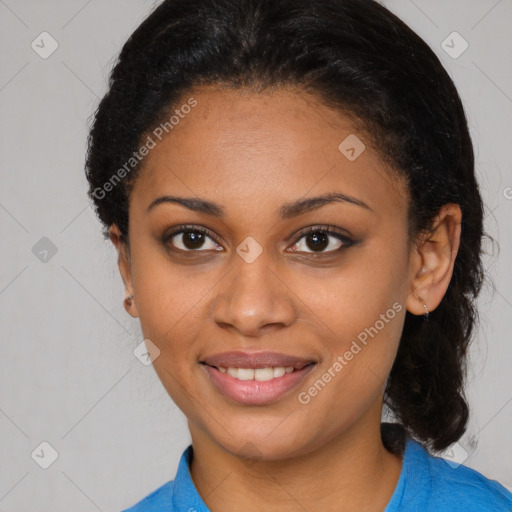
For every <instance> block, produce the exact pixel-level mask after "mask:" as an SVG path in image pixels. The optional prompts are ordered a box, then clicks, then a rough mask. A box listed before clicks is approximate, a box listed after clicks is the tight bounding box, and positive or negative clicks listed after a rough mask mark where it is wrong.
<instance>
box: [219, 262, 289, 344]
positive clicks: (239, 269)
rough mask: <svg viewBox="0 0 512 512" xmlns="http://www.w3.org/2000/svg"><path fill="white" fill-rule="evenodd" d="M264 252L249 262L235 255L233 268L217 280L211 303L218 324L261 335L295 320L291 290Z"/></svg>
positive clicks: (225, 327)
mask: <svg viewBox="0 0 512 512" xmlns="http://www.w3.org/2000/svg"><path fill="white" fill-rule="evenodd" d="M264 254H265V253H263V254H262V255H260V256H259V257H258V258H257V259H256V260H255V261H253V262H252V263H247V262H246V261H244V260H243V259H242V258H240V257H239V256H238V255H235V256H234V261H233V267H232V270H231V272H229V273H228V274H227V275H226V277H225V279H222V281H221V282H220V283H219V286H218V287H217V295H216V296H215V299H214V301H213V305H212V309H213V319H214V321H215V322H216V324H217V325H218V326H219V327H221V328H224V329H232V330H235V331H237V332H238V333H239V334H241V335H243V336H246V337H261V336H263V335H265V334H266V333H268V332H271V331H273V330H278V329H282V328H284V327H288V326H290V325H292V324H293V323H294V322H295V320H296V308H295V307H294V303H293V293H292V292H291V291H290V289H289V288H288V286H287V285H286V283H285V282H283V280H282V279H281V278H280V276H279V275H278V274H277V271H276V270H274V269H272V268H270V267H269V265H268V260H267V258H266V257H265V256H264Z"/></svg>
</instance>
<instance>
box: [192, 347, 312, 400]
mask: <svg viewBox="0 0 512 512" xmlns="http://www.w3.org/2000/svg"><path fill="white" fill-rule="evenodd" d="M201 363H202V367H203V368H204V372H205V374H206V375H207V377H208V380H209V381H210V383H211V384H213V386H214V388H215V389H216V390H217V391H219V392H220V393H222V394H223V395H224V396H225V397H227V398H229V399H231V400H232V401H234V402H236V403H238V404H242V405H260V406H261V405H269V404H271V403H274V402H276V401H278V400H280V399H281V398H283V397H284V396H285V395H287V394H289V393H291V391H292V390H293V389H295V388H297V387H299V386H300V385H301V383H302V382H303V381H304V379H306V377H307V375H309V374H310V373H311V371H312V370H313V369H314V368H315V366H316V365H317V363H316V361H313V360H311V359H305V358H302V357H297V356H291V355H287V354H281V353H279V352H257V353H254V352H253V353H250V352H223V353H220V354H215V355H212V356H208V357H206V358H205V359H204V360H203V361H201ZM272 370H273V371H274V373H273V374H271V373H272Z"/></svg>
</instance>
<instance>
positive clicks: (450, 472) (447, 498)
mask: <svg viewBox="0 0 512 512" xmlns="http://www.w3.org/2000/svg"><path fill="white" fill-rule="evenodd" d="M408 448H409V449H410V452H411V458H412V460H413V463H414V464H415V465H416V466H417V469H418V471H419V472H423V473H425V474H424V475H423V476H424V478H423V479H422V480H423V483H426V480H427V481H428V482H429V487H430V489H429V499H428V503H429V508H428V510H432V511H433V512H437V511H444V510H450V511H453V512H455V511H459V510H460V511H465V512H466V511H478V512H511V511H512V493H510V492H509V491H508V490H507V489H506V488H505V487H503V486H502V485H501V484H499V483H498V482H496V481H495V480H490V479H488V478H486V477H485V476H483V475H482V474H481V473H479V472H478V471H475V470H474V469H471V468H469V467H467V466H464V465H462V464H460V465H458V464H454V463H452V462H449V461H447V460H445V459H443V458H440V457H437V456H434V455H431V454H429V453H428V452H427V451H426V450H425V449H424V448H423V447H422V446H421V445H419V444H418V443H415V442H412V444H411V445H410V446H408Z"/></svg>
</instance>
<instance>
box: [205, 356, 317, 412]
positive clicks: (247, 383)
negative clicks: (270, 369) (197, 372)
mask: <svg viewBox="0 0 512 512" xmlns="http://www.w3.org/2000/svg"><path fill="white" fill-rule="evenodd" d="M201 366H203V367H204V368H205V370H206V373H207V374H208V376H209V377H210V380H211V381H212V382H213V384H214V386H215V387H216V388H217V389H218V390H219V391H221V392H222V393H223V394H224V395H226V396H227V397H228V398H231V400H234V401H235V402H237V403H239V404H243V405H266V404H270V403H272V402H275V401H277V400H279V399H280V398H281V397H282V396H283V395H284V394H285V393H287V392H288V391H290V390H291V389H293V388H294V387H296V386H298V385H299V384H300V383H301V382H302V381H303V380H304V378H305V377H306V375H307V374H308V373H309V372H310V371H311V370H312V369H313V368H314V367H315V365H314V364H310V365H307V366H305V367H304V368H302V369H301V370H294V371H293V372H291V373H285V374H284V375H283V376H282V377H276V378H274V379H272V380H266V381H258V380H238V379H235V377H231V375H228V374H227V373H223V372H221V371H220V370H217V368H214V367H213V366H208V365H206V364H202V365H201Z"/></svg>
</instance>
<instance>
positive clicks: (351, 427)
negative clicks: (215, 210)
mask: <svg viewBox="0 0 512 512" xmlns="http://www.w3.org/2000/svg"><path fill="white" fill-rule="evenodd" d="M191 96H193V97H194V98H195V99H196V100H197V102H198V104H197V106H196V107H195V108H194V109H193V110H192V112H191V113H190V114H188V115H187V116H185V118H184V119H181V120H180V122H179V124H178V125H176V126H175V127H174V129H173V131H172V132H171V133H170V134H169V135H167V136H166V137H165V138H164V139H163V140H162V142H159V143H158V144H157V146H156V147H155V148H154V149H152V150H151V151H150V153H149V155H148V156H147V157H146V158H145V160H144V162H143V168H142V170H141V173H140V175H139V177H138V179H137V181H136V183H135V185H134V188H133V191H132V193H131V196H130V204H129V218H130V227H129V240H130V245H129V247H128V246H126V245H124V244H123V243H122V242H121V241H120V238H119V230H118V228H117V226H115V225H113V226H112V227H111V229H110V234H111V239H112V242H113V243H114V245H115V246H116V248H117V250H118V253H119V259H118V263H119V269H120V272H121V276H122V278H123V281H124V283H125V286H126V293H127V294H133V295H134V297H135V298H134V301H133V303H132V304H128V303H125V307H126V309H127V311H128V312H129V314H130V315H132V316H133V317H138V318H139V319H140V323H141V328H142V331H143V334H144V337H145V338H149V339H150V340H151V341H152V342H153V343H155V345H157V346H158V348H159V349H160V355H159V356H158V357H157V358H156V359H155V360H154V362H153V366H154V368H155V371H156V372H157V374H158V376H159V378H160V380H161V381H162V384H163V385H164V387H165V389H166V390H167V391H168V393H169V395H170V396H171V397H172V399H173V400H174V401H175V402H176V404H177V405H178V406H179V407H180V409H181V410H182V411H183V413H184V414H185V415H186V417H187V418H188V423H189V428H190V433H191V437H192V443H193V447H194V458H193V461H192V464H191V475H192V478H193V481H194V483H195V485H196V487H197V489H198V491H199V493H200V495H201V496H202V497H203V499H204V500H205V502H206V504H207V506H208V507H209V508H210V510H212V511H213V512H220V511H222V512H230V511H235V510H246V511H260V510H269V511H274V510H275V511H277V510H280V511H283V510H286V511H288V510H289V511H295V510H302V511H303V510H308V511H316V510H322V511H331V510H332V511H334V510H336V511H338V512H340V511H342V512H343V511H349V510H361V511H368V512H370V511H382V510H383V509H384V508H385V506H386V504H387V503H388V501H389V499H390V498H391V495H392V494H393V491H394V489H395V486H396V484H397V481H398V478H399V474H400V470H401V463H402V461H401V458H400V457H398V456H395V455H393V454H391V453H389V452H388V451H387V450H386V449H385V447H384V446H383V444H382V440H381V437H380V432H379V428H380V421H381V411H382V401H383V393H384V387H385V382H386V378H387V376H388V375H389V372H390V370H391V367H392V364H393V360H394V357H395V355H396V351H397V348H398V343H399V340H400V335H401V331H402V327H403V322H404V318H405V313H406V310H408V311H410V312H411V313H413V314H415V315H422V314H423V313H424V312H425V309H424V304H427V306H428V309H429V311H433V310H434V309H435V308H436V307H437V306H438V304H439V303H440V301H441V299H442V298H443V296H444V294H445V292H446V290H447V287H448V284H449V282H450V278H451V275H452V271H453V264H454V260H455V256H456V254H457V250H458V246H459V240H460V223H461V211H460V208H459V206H458V205H454V204H450V205H445V206H444V207H443V208H442V209H441V210H440V212H439V215H438V217H437V220H436V224H435V229H434V231H433V233H432V234H431V235H430V236H428V237H426V236H423V237H422V238H418V239H417V240H415V241H414V242H415V243H413V244H408V239H407V219H406V212H407V206H408V201H409V198H408V193H407V190H406V188H405V186H404V184H403V183H402V182H400V181H399V180H398V179H397V178H396V177H394V175H393V174H392V173H391V170H390V169H389V167H387V166H386V165H385V164H384V162H383V160H382V158H381V155H380V154H379V152H378V147H375V146H374V145H373V144H372V142H371V140H370V137H368V136H367V135H366V134H365V133H364V132H361V131H357V130H356V128H355V126H354V124H353V123H352V122H351V121H350V118H348V117H347V116H344V115H343V114H342V113H341V112H339V111H335V110H332V109H330V108H328V107H326V106H324V105H323V104H322V103H321V102H320V101H319V100H318V99H317V98H316V97H314V96H312V95H309V94H307V93H305V92H301V91H298V90H294V89H291V88H284V89H275V90H272V91H270V90H267V91H265V92H263V93H256V92H250V91H248V90H238V91H234V90H230V89H227V88H226V89H222V88H218V87H217V88H216V87H214V86H203V87H201V88H198V89H195V90H194V91H193V92H192V91H190V93H189V94H187V95H186V96H184V100H183V103H185V101H186V100H187V99H188V98H189V97H191ZM180 104H181V103H180ZM349 134H356V135H357V136H358V138H359V139H360V140H361V141H363V142H364V144H365V145H366V149H365V151H363V153H361V155H360V156H359V157H358V158H357V159H356V160H354V161H349V160H348V159H347V158H346V157H345V156H344V155H343V154H341V152H340V151H339V149H338V145H339V144H340V142H341V141H343V140H344V139H345V138H346V137H347V136H348V135H349ZM334 191H336V192H340V193H344V194H347V195H350V196H353V197H355V198H357V199H359V200H361V201H364V203H366V204H367V205H368V206H369V207H370V208H371V209H366V208H362V207H360V206H357V205H354V204H350V203H346V202H338V201H337V202H331V203H328V204H325V205H324V206H322V207H319V208H317V209H314V210H310V211H307V212H304V213H302V214H300V215H298V216H296V217H293V218H289V219H281V218H280V217H279V215H278V212H277V210H278V208H279V207H280V206H282V205H283V204H284V203H288V202H293V201H296V200H299V199H304V198H305V197H314V196H318V195H322V194H324V193H331V192H334ZM163 195H173V196H182V197H197V198H203V199H207V200H209V201H214V202H215V203H218V204H219V205H221V206H222V207H223V209H224V210H225V216H224V218H222V219H219V218H216V217H214V216H212V215H208V214H206V213H201V212H194V211H191V210H188V209H187V208H185V207H183V206H181V205H178V204H172V203H163V204H160V205H158V206H156V207H154V208H153V209H151V210H150V211H149V212H147V211H146V210H147V208H148V206H149V205H150V204H151V202H152V201H154V200H155V199H156V198H158V197H160V196H163ZM179 224H192V225H194V226H205V227H207V228H208V229H209V230H210V231H212V232H213V234H215V235H216V236H217V237H218V241H216V240H211V239H210V238H208V237H206V239H205V241H204V245H203V246H201V245H200V244H199V245H198V246H197V247H198V248H197V249H195V251H196V252H194V253H193V254H192V253H191V252H192V251H193V250H194V249H189V252H181V253H180V252H179V249H180V248H181V249H182V250H183V251H185V250H186V248H187V246H184V245H182V244H183V243H184V242H183V238H182V236H181V235H177V236H176V237H175V238H174V239H172V240H170V241H167V242H166V243H164V242H162V240H161V239H162V237H163V235H164V234H165V233H166V232H167V231H169V229H170V228H172V227H174V226H178V225H179ZM324 224H328V225H331V226H334V227H336V228H338V229H340V230H347V231H348V232H349V233H350V234H351V235H352V239H353V240H354V241H356V242H357V243H355V244H354V245H351V246H350V245H346V246H344V243H343V242H340V241H338V240H337V239H336V238H335V237H333V236H332V235H330V236H329V246H323V248H320V249H317V253H315V248H314V245H311V244H310V245H308V244H307V239H308V238H309V239H311V237H304V236H302V235H301V234H299V231H300V230H301V229H303V228H306V227H310V226H321V225H324ZM319 231H320V229H319ZM345 234H347V233H345ZM248 236H251V237H253V238H254V239H255V240H256V241H257V243H258V244H259V245H260V246H261V248H262V249H263V252H262V254H261V255H260V256H259V257H258V258H256V260H255V261H254V262H252V263H247V262H246V261H245V260H244V259H242V258H241V257H240V256H239V255H238V253H237V252H236V248H237V247H238V246H239V245H240V244H241V243H242V241H244V239H245V238H246V237H248ZM347 236H349V238H350V237H351V236H350V235H347ZM173 244H174V250H173ZM189 247H190V245H189ZM219 247H220V250H219V251H215V248H219ZM339 247H341V249H340V250H339V251H336V250H335V249H338V248H339ZM293 249H295V251H293ZM200 251H202V252H200ZM326 251H328V252H326ZM197 252H200V253H199V254H196V253H197ZM318 252H320V254H318ZM419 297H422V299H423V300H420V299H419ZM395 302H396V303H398V304H400V305H401V306H402V309H401V311H399V312H398V313H397V314H396V315H395V316H394V318H393V319H392V320H390V321H389V322H388V323H386V324H385V327H384V328H382V329H381V330H379V332H378V334H377V335H376V336H374V337H373V338H370V339H369V342H368V344H367V345H366V346H365V347H364V349H363V350H361V351H360V352H359V353H358V354H357V355H356V356H354V358H353V359H352V360H351V361H350V362H348V364H347V365H346V366H344V367H343V370H342V371H341V372H339V373H338V374H337V375H336V377H335V378H333V379H332V380H331V382H329V384H328V385H326V386H325V388H324V389H322V391H321V392H319V393H318V394H317V395H316V396H314V397H313V398H311V401H310V402H309V403H307V404H301V403H300V402H299V401H298V399H297V394H298V392H300V391H304V390H306V391H307V389H308V388H309V387H310V386H311V385H312V384H313V383H314V382H315V381H317V379H319V378H321V376H322V374H324V373H325V372H326V371H327V370H328V369H329V368H330V367H332V365H333V363H334V361H335V360H336V358H337V356H339V355H340V354H341V355H343V354H344V353H345V352H346V351H347V350H348V349H349V348H350V346H351V343H352V341H353V340H355V339H356V338H357V335H358V334H359V333H361V332H362V331H364V329H365V328H367V327H370V326H374V325H375V322H376V321H377V320H378V319H379V318H381V317H380V315H381V314H385V313H386V311H387V310H389V309H390V308H391V307H392V305H393V303H395ZM228 350H247V351H262V350H274V351H279V352H284V353H286V354H292V355H297V356H301V357H305V358H308V359H311V360H314V361H316V362H317V365H316V367H315V368H314V370H313V371H312V372H311V373H310V374H309V375H308V376H307V377H306V379H305V381H304V382H303V383H302V384H301V385H300V388H299V389H296V390H292V392H291V393H288V394H286V395H285V396H284V397H282V398H281V399H280V400H279V401H277V402H275V403H273V404H270V405H264V406H249V405H240V404H237V403H235V402H233V401H231V400H230V399H229V398H226V397H225V396H223V395H222V394H220V393H219V392H218V391H217V390H216V389H215V388H214V387H213V385H212V384H211V383H210V381H209V379H208V376H207V375H206V373H205V372H204V368H203V367H202V365H200V364H199V362H200V361H201V360H203V359H204V358H205V357H206V356H208V355H212V354H215V353H218V352H223V351H228ZM248 443H249V444H248ZM244 457H246V458H244Z"/></svg>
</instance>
